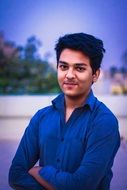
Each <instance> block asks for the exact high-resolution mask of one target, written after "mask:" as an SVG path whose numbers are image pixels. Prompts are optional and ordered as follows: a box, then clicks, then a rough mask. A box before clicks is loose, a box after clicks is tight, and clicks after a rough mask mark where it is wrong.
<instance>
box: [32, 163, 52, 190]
mask: <svg viewBox="0 0 127 190" xmlns="http://www.w3.org/2000/svg"><path fill="white" fill-rule="evenodd" d="M41 168H42V167H40V166H35V167H33V168H31V169H30V170H29V171H28V173H29V174H30V175H31V176H33V177H34V178H35V179H36V181H38V183H40V184H41V185H42V186H43V187H45V188H46V190H54V189H53V187H52V186H51V185H50V184H49V183H48V182H47V181H45V180H44V179H43V178H41V176H40V175H39V170H40V169H41Z"/></svg>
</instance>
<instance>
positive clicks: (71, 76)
mask: <svg viewBox="0 0 127 190" xmlns="http://www.w3.org/2000/svg"><path fill="white" fill-rule="evenodd" d="M66 78H67V79H73V78H75V73H74V71H73V69H72V68H70V69H68V71H67V73H66Z"/></svg>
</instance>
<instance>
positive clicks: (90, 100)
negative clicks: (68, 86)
mask: <svg viewBox="0 0 127 190" xmlns="http://www.w3.org/2000/svg"><path fill="white" fill-rule="evenodd" d="M95 100H96V97H95V96H94V94H93V91H92V89H91V90H90V93H89V94H88V97H87V99H86V102H85V103H84V105H83V107H86V106H89V107H90V110H91V111H92V110H93V108H94V104H95ZM52 104H53V106H54V107H55V108H57V109H60V110H63V108H64V105H65V100H64V93H61V94H60V95H58V96H57V97H56V98H55V99H54V100H53V101H52Z"/></svg>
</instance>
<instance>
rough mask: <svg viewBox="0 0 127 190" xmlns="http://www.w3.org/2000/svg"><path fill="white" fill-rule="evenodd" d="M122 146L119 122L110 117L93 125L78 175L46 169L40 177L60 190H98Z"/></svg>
mask: <svg viewBox="0 0 127 190" xmlns="http://www.w3.org/2000/svg"><path fill="white" fill-rule="evenodd" d="M119 143H120V138H119V132H118V124H117V121H116V119H115V118H113V117H110V116H106V117H104V118H103V117H100V119H99V120H97V121H95V122H94V123H93V124H92V128H91V131H90V132H89V134H88V136H87V146H86V149H85V154H84V157H83V159H82V162H81V164H80V166H79V168H77V170H76V171H75V172H74V173H69V172H66V171H60V170H57V169H56V168H54V167H53V166H45V167H43V168H42V169H41V170H40V171H39V174H40V176H41V177H42V178H43V179H45V180H46V181H48V182H49V183H50V184H52V186H54V187H55V188H56V189H57V190H65V189H66V190H72V189H73V190H77V189H80V190H84V189H89V190H94V189H97V186H98V185H99V183H100V182H101V180H102V179H103V177H104V176H105V174H106V171H107V170H109V169H110V168H111V166H112V164H113V159H114V157H115V154H116V152H117V150H118V147H119Z"/></svg>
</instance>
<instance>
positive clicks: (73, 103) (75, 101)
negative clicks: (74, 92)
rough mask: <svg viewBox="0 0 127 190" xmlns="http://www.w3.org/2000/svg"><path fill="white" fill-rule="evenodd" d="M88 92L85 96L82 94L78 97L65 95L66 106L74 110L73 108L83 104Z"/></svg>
mask: <svg viewBox="0 0 127 190" xmlns="http://www.w3.org/2000/svg"><path fill="white" fill-rule="evenodd" d="M88 94H89V93H88ZM88 94H87V95H86V96H84V95H83V96H80V97H78V96H75V97H72V96H67V95H65V104H66V108H67V109H72V110H74V109H75V108H78V107H81V106H83V105H84V103H85V101H86V99H87V96H88Z"/></svg>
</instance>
